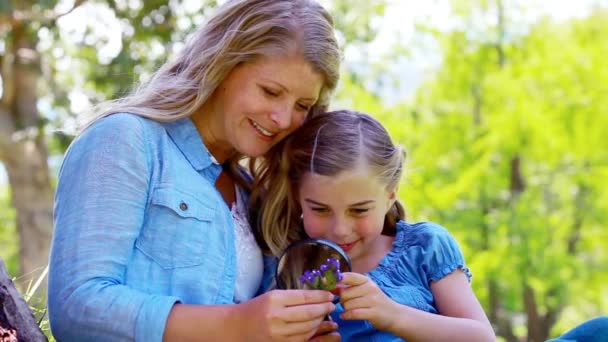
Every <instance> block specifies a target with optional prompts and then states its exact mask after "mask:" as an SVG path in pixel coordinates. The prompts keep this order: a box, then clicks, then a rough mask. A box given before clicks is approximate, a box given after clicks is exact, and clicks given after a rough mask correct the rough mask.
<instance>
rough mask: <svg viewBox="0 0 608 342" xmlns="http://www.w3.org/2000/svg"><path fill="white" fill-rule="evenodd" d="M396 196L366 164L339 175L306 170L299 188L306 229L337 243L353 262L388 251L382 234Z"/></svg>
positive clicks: (311, 234)
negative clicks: (386, 217)
mask: <svg viewBox="0 0 608 342" xmlns="http://www.w3.org/2000/svg"><path fill="white" fill-rule="evenodd" d="M395 199H396V194H395V192H394V191H393V192H388V191H387V190H386V186H385V185H384V184H382V183H381V182H380V181H379V180H378V177H376V176H375V175H373V174H371V173H370V172H369V171H367V170H366V169H364V168H358V169H356V170H352V171H344V172H342V173H340V174H338V175H337V176H321V175H318V174H314V173H307V174H305V175H304V177H303V179H302V183H301V184H300V189H299V201H300V205H301V206H302V214H303V220H304V229H305V230H306V233H307V234H308V235H309V236H310V237H313V238H322V239H326V240H330V241H332V242H334V243H336V244H338V245H339V246H340V247H341V248H342V249H343V250H344V251H345V252H346V253H347V254H348V256H349V257H350V258H351V260H352V262H353V264H358V263H361V262H362V260H365V259H366V257H373V256H377V255H379V254H382V255H384V254H385V253H386V251H387V250H386V247H387V245H386V240H385V239H382V238H380V236H381V232H382V229H383V226H384V217H385V215H386V213H387V211H388V209H389V208H390V207H391V206H392V205H393V203H394V202H395ZM389 249H390V246H389Z"/></svg>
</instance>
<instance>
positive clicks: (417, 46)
mask: <svg viewBox="0 0 608 342" xmlns="http://www.w3.org/2000/svg"><path fill="white" fill-rule="evenodd" d="M141 1H142V0H123V1H120V0H119V1H118V2H119V3H124V4H125V5H126V6H138V5H140V4H141ZM319 1H320V2H321V3H322V4H323V5H325V6H327V7H328V8H329V9H330V11H331V3H332V0H319ZM353 1H363V0H353ZM465 1H466V0H465ZM469 1H474V0H469ZM220 2H223V1H220ZM72 3H73V0H63V1H61V2H60V3H59V4H58V9H59V11H61V10H62V9H63V8H70V7H71V5H72ZM387 3H388V5H387V8H386V11H385V15H384V17H383V18H381V19H379V20H377V21H376V22H374V23H373V24H374V25H375V26H376V27H377V28H378V34H377V36H376V38H375V40H374V41H373V42H372V43H371V44H370V45H369V46H368V49H366V50H367V51H373V54H363V53H360V52H359V51H358V50H357V49H356V48H352V49H350V50H349V49H348V47H347V49H346V51H345V63H346V64H347V65H349V66H351V67H352V68H354V69H355V70H356V69H357V68H363V66H365V65H369V64H375V63H381V61H384V63H386V61H387V58H386V56H387V55H390V54H391V53H392V49H394V47H395V46H396V45H397V44H401V45H402V46H404V47H405V48H407V49H409V50H410V53H409V54H408V55H407V56H403V57H392V58H390V59H388V60H392V62H391V63H390V65H386V66H385V69H386V70H387V71H388V72H387V74H388V75H394V76H395V77H396V78H398V79H400V80H404V81H402V82H399V84H398V85H396V86H390V87H386V88H385V89H383V90H382V94H383V96H384V98H385V102H386V103H387V104H391V103H392V102H395V101H400V100H403V99H404V98H406V99H407V98H408V97H409V96H411V95H413V94H414V92H415V89H416V87H417V85H418V84H420V82H421V81H422V80H423V75H426V74H428V70H430V69H434V68H436V67H437V66H438V65H439V64H440V61H441V59H440V56H438V54H437V53H436V51H435V50H434V47H433V45H432V43H429V42H426V43H425V42H420V41H416V37H417V36H416V35H415V34H414V33H415V24H416V23H418V22H421V23H425V24H430V25H431V26H432V27H436V28H439V29H440V30H443V31H448V30H450V29H451V28H452V27H457V26H458V25H462V23H459V22H458V21H457V20H454V17H453V16H452V15H451V14H450V13H451V8H450V5H449V3H450V1H449V0H427V1H414V0H387ZM505 3H506V4H507V6H506V7H509V8H518V7H520V8H525V10H524V11H522V12H520V14H521V16H517V17H518V18H520V20H521V21H522V22H525V23H533V22H534V21H536V20H538V18H540V17H542V16H545V15H548V16H550V17H551V18H553V19H554V20H557V21H563V20H567V19H570V18H580V17H585V16H587V15H589V14H590V12H591V10H592V8H593V7H594V5H598V6H601V7H608V0H578V1H573V0H505ZM513 5H514V6H513ZM199 7H200V1H199V0H184V1H183V7H182V9H181V10H182V11H184V13H193V12H195V11H198V9H199ZM334 15H339V14H335V13H334ZM512 17H515V16H512ZM195 20H201V21H202V20H203V17H202V16H200V17H198V18H195ZM477 20H479V21H484V20H490V21H491V20H494V17H493V16H485V17H479V18H477ZM87 21H88V22H90V21H94V22H95V23H96V25H92V26H91V25H83V23H84V22H87ZM187 24H188V23H187V22H181V23H178V25H184V26H187ZM59 25H60V27H61V28H62V29H63V30H65V31H66V32H68V35H71V36H72V37H74V38H78V37H80V36H82V35H84V34H85V31H86V30H87V28H89V29H90V28H91V27H93V32H92V34H94V35H105V36H107V37H108V40H107V44H105V45H104V46H103V47H102V48H101V49H100V50H99V58H100V59H101V60H102V61H103V60H104V59H109V58H113V56H114V55H116V54H117V53H118V52H119V51H120V48H121V46H120V35H121V32H120V28H121V25H119V24H118V25H117V24H116V20H115V18H113V17H112V13H111V11H110V10H109V9H108V10H103V9H99V8H98V7H92V6H86V5H84V6H81V8H79V9H77V10H75V11H74V12H72V13H70V14H69V15H67V16H64V17H63V18H62V19H61V21H60V22H59ZM45 34H47V33H45V32H44V31H41V32H40V33H39V35H42V37H41V38H44V35H45ZM42 40H43V39H42ZM0 47H1V46H0ZM410 47H414V48H413V49H412V48H410ZM150 53H162V50H158V51H154V49H153V51H151V52H150ZM65 67H66V70H69V63H67V64H66V66H65ZM361 72H362V73H365V70H364V69H361ZM369 86H370V88H374V87H375V86H374V85H372V84H370V85H369ZM0 91H1V83H0ZM69 98H70V101H71V107H72V108H71V110H72V111H73V112H82V111H83V110H84V109H86V108H87V107H88V106H89V105H90V103H89V100H88V98H87V97H86V96H85V95H84V94H83V93H82V92H80V91H78V89H74V90H73V91H71V92H70V94H69ZM42 105H44V104H42ZM6 183H7V177H6V173H5V170H4V167H3V166H2V164H1V163H0V186H3V185H5V184H6Z"/></svg>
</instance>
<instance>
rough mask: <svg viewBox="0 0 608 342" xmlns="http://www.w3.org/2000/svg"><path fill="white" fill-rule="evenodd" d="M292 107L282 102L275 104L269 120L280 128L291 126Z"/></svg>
mask: <svg viewBox="0 0 608 342" xmlns="http://www.w3.org/2000/svg"><path fill="white" fill-rule="evenodd" d="M291 108H292V107H290V106H288V105H286V104H282V105H280V106H277V107H276V108H274V109H273V111H272V112H270V120H271V121H272V123H273V124H274V125H275V126H276V127H277V128H279V129H281V130H286V129H288V128H290V127H291V124H292V119H293V113H292V110H291Z"/></svg>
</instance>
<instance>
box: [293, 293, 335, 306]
mask: <svg viewBox="0 0 608 342" xmlns="http://www.w3.org/2000/svg"><path fill="white" fill-rule="evenodd" d="M281 292H282V293H283V298H284V301H283V304H284V305H285V306H292V305H303V304H317V303H327V302H331V301H332V300H333V299H334V295H333V294H332V293H331V292H328V291H323V290H282V291H281Z"/></svg>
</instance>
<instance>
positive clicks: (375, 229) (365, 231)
mask: <svg viewBox="0 0 608 342" xmlns="http://www.w3.org/2000/svg"><path fill="white" fill-rule="evenodd" d="M383 226H384V217H382V218H378V217H376V216H373V217H372V216H368V217H365V218H362V219H359V220H357V221H356V223H355V230H356V231H357V234H358V235H359V236H361V237H365V236H374V235H379V234H380V233H381V232H382V228H384V227H383Z"/></svg>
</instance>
